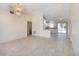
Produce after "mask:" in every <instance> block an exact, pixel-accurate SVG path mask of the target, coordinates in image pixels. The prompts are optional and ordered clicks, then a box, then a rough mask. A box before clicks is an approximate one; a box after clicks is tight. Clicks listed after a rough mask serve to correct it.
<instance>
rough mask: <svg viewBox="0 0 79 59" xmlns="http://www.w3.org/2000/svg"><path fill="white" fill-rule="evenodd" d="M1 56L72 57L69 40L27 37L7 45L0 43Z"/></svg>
mask: <svg viewBox="0 0 79 59" xmlns="http://www.w3.org/2000/svg"><path fill="white" fill-rule="evenodd" d="M0 55H2V56H10V55H12V56H72V55H74V53H73V49H72V44H71V41H70V40H69V39H64V38H63V39H57V37H55V36H54V37H52V39H49V38H44V37H36V36H28V37H26V38H23V39H18V40H14V41H11V42H7V43H0Z"/></svg>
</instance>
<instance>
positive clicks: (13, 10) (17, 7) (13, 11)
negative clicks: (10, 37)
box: [10, 3, 23, 16]
mask: <svg viewBox="0 0 79 59" xmlns="http://www.w3.org/2000/svg"><path fill="white" fill-rule="evenodd" d="M22 11H23V9H22V5H21V4H20V3H17V4H16V5H15V6H10V13H11V14H16V15H19V16H20V15H21V14H22Z"/></svg>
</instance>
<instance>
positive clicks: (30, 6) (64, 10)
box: [0, 3, 71, 19]
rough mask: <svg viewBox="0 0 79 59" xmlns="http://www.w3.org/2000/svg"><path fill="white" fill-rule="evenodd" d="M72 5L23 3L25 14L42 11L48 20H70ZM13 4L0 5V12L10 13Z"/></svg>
mask: <svg viewBox="0 0 79 59" xmlns="http://www.w3.org/2000/svg"><path fill="white" fill-rule="evenodd" d="M70 5H71V4H68V3H22V7H23V8H24V11H25V12H27V11H28V12H33V11H40V12H42V13H43V15H44V16H46V17H47V18H48V19H53V18H60V17H64V18H68V17H69V14H70ZM10 6H15V4H13V3H12V4H11V3H0V11H9V9H10Z"/></svg>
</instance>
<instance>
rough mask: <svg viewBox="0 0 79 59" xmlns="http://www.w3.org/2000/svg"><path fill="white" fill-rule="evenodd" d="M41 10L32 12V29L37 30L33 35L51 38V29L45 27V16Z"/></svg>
mask: <svg viewBox="0 0 79 59" xmlns="http://www.w3.org/2000/svg"><path fill="white" fill-rule="evenodd" d="M42 16H43V15H42V12H41V11H35V12H33V13H32V18H31V21H32V31H33V32H34V31H35V32H36V33H35V34H34V33H33V36H41V37H47V38H50V31H49V30H44V29H43V17H42Z"/></svg>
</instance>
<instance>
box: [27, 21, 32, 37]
mask: <svg viewBox="0 0 79 59" xmlns="http://www.w3.org/2000/svg"><path fill="white" fill-rule="evenodd" d="M30 35H32V22H31V21H27V36H30Z"/></svg>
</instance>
